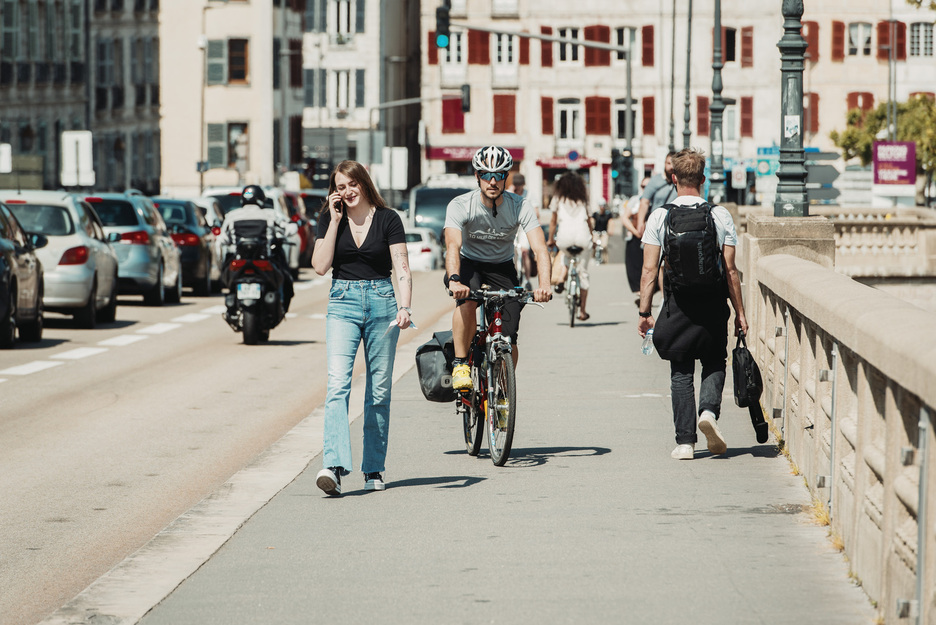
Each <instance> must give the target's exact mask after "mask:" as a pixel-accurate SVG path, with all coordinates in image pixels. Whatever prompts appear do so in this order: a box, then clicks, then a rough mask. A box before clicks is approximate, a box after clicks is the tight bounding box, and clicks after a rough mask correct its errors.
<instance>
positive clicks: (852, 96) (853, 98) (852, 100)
mask: <svg viewBox="0 0 936 625" xmlns="http://www.w3.org/2000/svg"><path fill="white" fill-rule="evenodd" d="M858 95H859V94H858V93H856V92H854V91H852V92H851V93H849V94H848V98H847V100H846V101H847V104H846V107H847V108H848V110H849V111H850V110H852V109H856V108H858Z"/></svg>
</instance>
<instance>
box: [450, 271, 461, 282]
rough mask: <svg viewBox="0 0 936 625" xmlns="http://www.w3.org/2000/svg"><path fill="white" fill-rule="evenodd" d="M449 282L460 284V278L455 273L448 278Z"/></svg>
mask: <svg viewBox="0 0 936 625" xmlns="http://www.w3.org/2000/svg"><path fill="white" fill-rule="evenodd" d="M449 282H458V283H459V284H460V283H461V276H460V275H458V274H457V273H453V274H452V275H450V276H449Z"/></svg>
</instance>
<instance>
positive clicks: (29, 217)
mask: <svg viewBox="0 0 936 625" xmlns="http://www.w3.org/2000/svg"><path fill="white" fill-rule="evenodd" d="M9 207H10V210H11V211H13V214H14V215H16V219H17V220H19V222H20V225H21V226H22V227H23V230H25V231H26V232H29V233H30V234H46V235H52V236H64V235H67V234H72V233H74V232H75V225H74V223H72V219H71V215H69V214H68V210H67V209H66V208H65V207H64V206H47V205H44V204H9Z"/></svg>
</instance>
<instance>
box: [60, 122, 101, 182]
mask: <svg viewBox="0 0 936 625" xmlns="http://www.w3.org/2000/svg"><path fill="white" fill-rule="evenodd" d="M91 141H92V138H91V131H90V130H66V131H65V132H63V133H62V186H63V187H93V186H94V183H95V177H94V161H93V160H92V153H91V145H92V144H91Z"/></svg>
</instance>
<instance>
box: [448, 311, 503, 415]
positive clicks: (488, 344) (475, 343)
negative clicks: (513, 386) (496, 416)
mask: <svg viewBox="0 0 936 625" xmlns="http://www.w3.org/2000/svg"><path fill="white" fill-rule="evenodd" d="M477 317H478V327H477V330H476V331H475V335H474V338H473V339H472V341H471V347H470V348H469V349H468V366H469V367H471V368H472V369H474V368H475V367H477V368H478V370H479V371H482V372H483V375H480V376H479V378H480V379H479V380H478V382H479V383H480V385H481V389H480V390H481V394H482V396H483V397H484V398H485V402H484V407H485V411H484V418H485V420H488V419H490V418H491V415H492V414H493V410H491V408H490V407H491V406H493V404H494V397H493V390H492V389H491V385H490V384H489V383H488V381H489V380H490V379H491V376H492V375H493V372H492V371H491V363H492V362H493V360H494V355H495V354H496V353H497V352H498V351H503V352H510V351H511V349H512V347H511V344H510V337H506V336H504V335H503V333H502V332H501V325H502V324H503V313H502V312H501V307H496V308H495V310H494V317H493V318H492V319H491V322H490V323H489V324H487V326H485V321H486V319H487V309H486V305H485V301H484V300H483V299H482V300H481V301H479V302H478V312H477ZM479 357H481V358H482V360H481V362H480V363H479V362H476V361H475V359H476V358H479ZM460 401H461V402H462V403H463V404H464V405H465V407H466V408H471V400H470V398H469V397H468V396H466V394H461V396H460Z"/></svg>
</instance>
